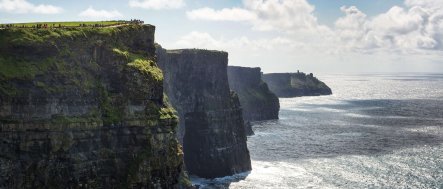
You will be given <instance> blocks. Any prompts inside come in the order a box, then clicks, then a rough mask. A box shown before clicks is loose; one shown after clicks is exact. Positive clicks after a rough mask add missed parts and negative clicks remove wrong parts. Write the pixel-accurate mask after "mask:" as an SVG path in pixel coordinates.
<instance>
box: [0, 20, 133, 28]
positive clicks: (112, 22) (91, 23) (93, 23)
mask: <svg viewBox="0 0 443 189" xmlns="http://www.w3.org/2000/svg"><path fill="white" fill-rule="evenodd" d="M124 23H126V21H89V22H80V21H75V22H29V23H10V24H6V23H5V24H2V25H12V26H14V27H22V26H25V27H32V26H35V25H37V24H42V25H44V24H47V25H48V26H49V27H51V26H53V25H55V26H58V25H62V26H66V27H74V26H75V27H77V26H80V24H86V25H95V24H100V25H104V26H111V25H115V24H124Z"/></svg>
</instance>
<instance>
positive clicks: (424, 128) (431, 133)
mask: <svg viewBox="0 0 443 189" xmlns="http://www.w3.org/2000/svg"><path fill="white" fill-rule="evenodd" d="M442 102H443V101H441V100H354V101H343V103H340V104H326V105H325V104H322V105H312V104H302V105H300V106H297V107H296V108H293V109H282V110H281V112H280V117H281V119H280V120H277V121H269V122H261V123H257V124H256V125H254V126H253V128H254V131H255V132H256V135H255V136H253V137H250V138H249V142H248V147H249V149H250V152H251V158H252V159H253V160H260V161H285V160H291V159H292V160H294V159H311V158H329V157H337V156H341V155H366V156H377V155H383V154H388V153H392V152H393V151H394V150H398V149H403V148H410V147H414V146H422V145H438V144H441V143H443V103H442Z"/></svg>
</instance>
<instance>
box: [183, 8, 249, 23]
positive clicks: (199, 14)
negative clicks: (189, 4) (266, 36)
mask: <svg viewBox="0 0 443 189" xmlns="http://www.w3.org/2000/svg"><path fill="white" fill-rule="evenodd" d="M186 15H187V16H188V18H189V19H191V20H212V21H252V20H255V19H256V15H255V14H254V13H253V12H251V11H248V10H245V9H241V8H230V9H228V8H225V9H222V10H219V11H217V10H214V9H212V8H208V7H205V8H201V9H196V10H192V11H189V12H187V13H186Z"/></svg>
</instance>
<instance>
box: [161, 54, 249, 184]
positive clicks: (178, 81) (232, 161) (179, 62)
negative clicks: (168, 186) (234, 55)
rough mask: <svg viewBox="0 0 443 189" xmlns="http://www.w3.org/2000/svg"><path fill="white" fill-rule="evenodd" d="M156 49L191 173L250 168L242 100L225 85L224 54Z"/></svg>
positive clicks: (229, 172)
mask: <svg viewBox="0 0 443 189" xmlns="http://www.w3.org/2000/svg"><path fill="white" fill-rule="evenodd" d="M157 51H158V56H159V57H158V60H159V61H158V62H159V66H160V67H161V68H162V70H163V71H164V73H165V74H164V75H165V80H164V86H165V92H166V94H168V96H169V98H170V102H171V104H172V105H173V106H174V107H175V108H176V109H177V111H178V115H179V118H180V130H181V133H180V134H179V135H178V137H179V138H180V139H182V140H183V149H184V154H185V157H184V159H185V164H186V168H187V170H188V171H189V173H190V174H194V175H197V176H200V177H204V178H214V177H222V176H227V175H232V174H235V173H239V172H244V171H248V170H251V161H250V157H249V151H248V149H247V146H246V134H245V130H244V125H243V118H242V113H241V109H240V103H239V101H238V97H237V95H236V94H235V93H233V92H230V90H229V85H228V79H227V73H226V71H227V64H228V54H227V53H225V52H218V51H207V50H171V51H166V50H164V49H161V48H160V47H159V48H158V50H157Z"/></svg>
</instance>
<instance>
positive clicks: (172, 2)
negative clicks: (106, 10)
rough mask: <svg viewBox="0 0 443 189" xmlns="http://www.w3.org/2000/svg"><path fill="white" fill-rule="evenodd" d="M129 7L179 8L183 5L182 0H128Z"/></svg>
mask: <svg viewBox="0 0 443 189" xmlns="http://www.w3.org/2000/svg"><path fill="white" fill-rule="evenodd" d="M129 6H130V7H136V8H144V9H154V10H161V9H179V8H181V7H183V6H185V2H184V1H183V0H130V1H129Z"/></svg>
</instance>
